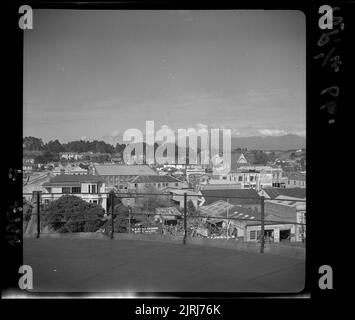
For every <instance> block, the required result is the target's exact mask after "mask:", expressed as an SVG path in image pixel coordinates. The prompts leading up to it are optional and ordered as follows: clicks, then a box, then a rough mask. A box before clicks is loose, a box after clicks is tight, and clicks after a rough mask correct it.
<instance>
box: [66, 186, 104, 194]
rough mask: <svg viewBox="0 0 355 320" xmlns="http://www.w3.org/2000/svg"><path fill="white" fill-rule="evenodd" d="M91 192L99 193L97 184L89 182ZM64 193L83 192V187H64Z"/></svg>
mask: <svg viewBox="0 0 355 320" xmlns="http://www.w3.org/2000/svg"><path fill="white" fill-rule="evenodd" d="M88 192H89V193H97V188H96V185H95V184H89V191H88ZM62 193H64V194H69V193H81V187H63V188H62Z"/></svg>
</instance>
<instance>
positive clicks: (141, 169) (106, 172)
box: [95, 164, 158, 176]
mask: <svg viewBox="0 0 355 320" xmlns="http://www.w3.org/2000/svg"><path fill="white" fill-rule="evenodd" d="M95 169H96V172H97V174H98V175H101V176H139V175H151V176H154V175H158V174H157V173H156V172H155V171H154V170H153V169H152V168H150V167H149V166H147V165H117V164H105V165H95Z"/></svg>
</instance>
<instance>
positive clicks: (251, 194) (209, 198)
mask: <svg viewBox="0 0 355 320" xmlns="http://www.w3.org/2000/svg"><path fill="white" fill-rule="evenodd" d="M201 193H202V196H203V197H204V198H205V200H206V202H205V203H204V204H205V205H208V204H211V203H213V202H216V201H217V200H226V199H229V203H231V204H234V205H243V204H256V203H257V204H259V203H260V196H259V195H258V193H257V192H256V191H255V190H254V189H216V190H209V189H207V190H201ZM236 197H239V198H236Z"/></svg>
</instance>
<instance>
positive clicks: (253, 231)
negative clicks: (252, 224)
mask: <svg viewBox="0 0 355 320" xmlns="http://www.w3.org/2000/svg"><path fill="white" fill-rule="evenodd" d="M250 240H256V230H251V231H250Z"/></svg>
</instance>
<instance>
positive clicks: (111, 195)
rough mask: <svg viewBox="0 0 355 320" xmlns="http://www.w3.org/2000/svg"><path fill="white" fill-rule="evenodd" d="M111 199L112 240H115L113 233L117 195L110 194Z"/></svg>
mask: <svg viewBox="0 0 355 320" xmlns="http://www.w3.org/2000/svg"><path fill="white" fill-rule="evenodd" d="M110 198H111V239H113V232H114V218H113V214H114V211H115V194H114V192H111V193H110Z"/></svg>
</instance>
